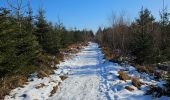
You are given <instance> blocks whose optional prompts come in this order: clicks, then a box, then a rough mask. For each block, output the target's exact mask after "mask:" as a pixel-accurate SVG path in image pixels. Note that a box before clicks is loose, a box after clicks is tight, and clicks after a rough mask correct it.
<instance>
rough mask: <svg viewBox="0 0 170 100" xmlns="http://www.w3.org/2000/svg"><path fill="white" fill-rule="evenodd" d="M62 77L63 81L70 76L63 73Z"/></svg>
mask: <svg viewBox="0 0 170 100" xmlns="http://www.w3.org/2000/svg"><path fill="white" fill-rule="evenodd" d="M60 78H61V80H62V81H64V80H65V79H67V78H68V77H67V76H64V75H62V76H60Z"/></svg>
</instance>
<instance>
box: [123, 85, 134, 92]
mask: <svg viewBox="0 0 170 100" xmlns="http://www.w3.org/2000/svg"><path fill="white" fill-rule="evenodd" d="M125 89H127V90H129V91H134V88H132V87H131V86H125Z"/></svg>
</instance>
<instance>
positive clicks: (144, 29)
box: [130, 9, 154, 64]
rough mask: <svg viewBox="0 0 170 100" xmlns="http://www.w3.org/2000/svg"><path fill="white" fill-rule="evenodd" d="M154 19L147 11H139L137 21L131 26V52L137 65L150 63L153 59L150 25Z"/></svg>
mask: <svg viewBox="0 0 170 100" xmlns="http://www.w3.org/2000/svg"><path fill="white" fill-rule="evenodd" d="M153 22H154V18H153V16H152V15H151V13H150V11H149V10H148V9H145V10H143V9H142V10H141V11H140V15H139V19H137V20H136V22H135V23H134V24H133V25H132V29H133V38H132V40H131V41H132V42H131V45H130V48H131V52H132V54H133V55H134V56H136V62H137V63H139V64H142V63H150V62H151V60H152V59H151V58H152V57H153V51H152V50H153V41H152V35H151V34H152V32H153V29H152V24H153Z"/></svg>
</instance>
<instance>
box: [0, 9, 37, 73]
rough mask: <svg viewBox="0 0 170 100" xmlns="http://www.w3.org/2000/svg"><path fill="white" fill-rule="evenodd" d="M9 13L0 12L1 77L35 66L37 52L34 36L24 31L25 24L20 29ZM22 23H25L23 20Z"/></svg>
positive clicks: (4, 10) (5, 11) (2, 10)
mask: <svg viewBox="0 0 170 100" xmlns="http://www.w3.org/2000/svg"><path fill="white" fill-rule="evenodd" d="M9 13H10V12H8V11H7V10H6V9H1V12H0V15H1V16H0V22H1V25H0V71H1V72H2V73H3V75H5V74H7V73H10V74H12V73H16V72H18V71H19V70H20V69H21V67H23V66H29V65H33V64H35V59H36V54H37V52H38V49H37V45H38V44H37V42H36V41H35V36H34V35H33V34H32V33H31V32H30V31H27V30H25V29H26V28H25V27H26V25H25V23H23V27H22V29H20V27H19V26H18V23H17V20H16V19H15V18H14V17H13V16H11V15H9ZM22 21H23V22H26V20H25V19H24V18H23V19H22ZM24 25H25V26H24ZM1 76H2V75H1Z"/></svg>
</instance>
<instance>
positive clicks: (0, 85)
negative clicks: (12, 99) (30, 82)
mask: <svg viewBox="0 0 170 100" xmlns="http://www.w3.org/2000/svg"><path fill="white" fill-rule="evenodd" d="M26 82H27V78H26V77H25V76H21V75H16V76H11V77H6V78H4V79H3V80H2V81H1V82H0V91H1V92H0V100H1V99H3V98H4V96H5V95H8V94H9V91H10V90H12V89H14V88H16V87H22V86H23V85H24V84H26Z"/></svg>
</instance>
